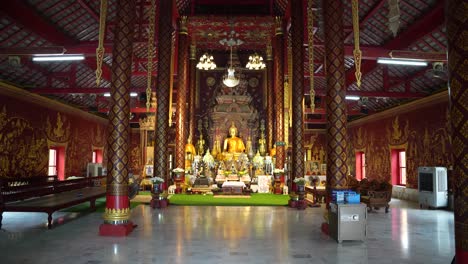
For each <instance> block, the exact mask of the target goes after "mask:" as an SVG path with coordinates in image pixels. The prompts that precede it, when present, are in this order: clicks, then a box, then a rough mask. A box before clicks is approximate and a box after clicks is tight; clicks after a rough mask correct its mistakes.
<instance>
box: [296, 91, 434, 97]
mask: <svg viewBox="0 0 468 264" xmlns="http://www.w3.org/2000/svg"><path fill="white" fill-rule="evenodd" d="M315 93H316V95H317V96H324V95H325V90H321V89H320V90H315ZM304 94H305V95H309V91H307V92H305V93H304ZM346 95H355V96H360V97H387V98H423V97H425V96H427V94H423V93H412V92H381V91H376V92H371V91H347V92H346Z"/></svg>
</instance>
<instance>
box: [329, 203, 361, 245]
mask: <svg viewBox="0 0 468 264" xmlns="http://www.w3.org/2000/svg"><path fill="white" fill-rule="evenodd" d="M328 214H329V215H328V220H329V234H330V236H331V237H332V238H334V239H335V240H336V241H337V242H338V243H341V242H342V241H343V240H365V239H366V236H367V210H366V205H365V204H363V203H360V204H335V203H331V204H330V211H329V213H328Z"/></svg>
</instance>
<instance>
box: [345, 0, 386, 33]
mask: <svg viewBox="0 0 468 264" xmlns="http://www.w3.org/2000/svg"><path fill="white" fill-rule="evenodd" d="M386 2H387V1H385V0H380V1H379V2H378V3H375V4H374V6H373V7H372V9H371V10H369V12H367V14H366V15H365V16H364V17H363V18H362V19H361V21H359V28H362V27H364V26H365V24H366V22H367V20H369V19H370V18H371V17H373V16H374V15H375V14H376V13H377V12H378V11H379V9H380V8H381V7H382V6H383V5H384V4H385V3H386ZM353 34H354V33H353V31H351V32H350V33H349V34H348V35H347V36H346V38H345V42H346V41H348V40H349V39H350V38H351V37H352V36H353Z"/></svg>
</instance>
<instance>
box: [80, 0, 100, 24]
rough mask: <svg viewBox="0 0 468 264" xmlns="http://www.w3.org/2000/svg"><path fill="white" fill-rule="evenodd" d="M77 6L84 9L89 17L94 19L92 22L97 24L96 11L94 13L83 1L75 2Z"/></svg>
mask: <svg viewBox="0 0 468 264" xmlns="http://www.w3.org/2000/svg"><path fill="white" fill-rule="evenodd" d="M77 2H78V4H80V6H81V7H82V8H83V9H85V10H86V11H87V12H88V13H89V15H90V16H91V17H92V18H94V20H96V21H97V22H99V15H98V14H97V13H96V11H94V10H93V9H92V8H91V7H90V6H89V5H88V4H87V3H86V2H85V1H83V0H77Z"/></svg>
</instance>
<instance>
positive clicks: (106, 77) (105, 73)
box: [83, 57, 112, 81]
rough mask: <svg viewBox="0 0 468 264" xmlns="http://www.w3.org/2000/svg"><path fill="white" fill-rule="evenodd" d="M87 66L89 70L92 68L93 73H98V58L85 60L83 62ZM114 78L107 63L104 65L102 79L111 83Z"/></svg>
mask: <svg viewBox="0 0 468 264" xmlns="http://www.w3.org/2000/svg"><path fill="white" fill-rule="evenodd" d="M83 63H84V64H85V65H87V66H88V67H89V68H91V69H92V70H93V71H96V69H97V63H96V58H95V57H94V58H90V57H86V58H85V60H84V61H83ZM111 76H112V72H111V70H110V69H109V67H108V66H107V64H106V63H105V62H103V63H102V79H104V80H107V81H110V80H111Z"/></svg>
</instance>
